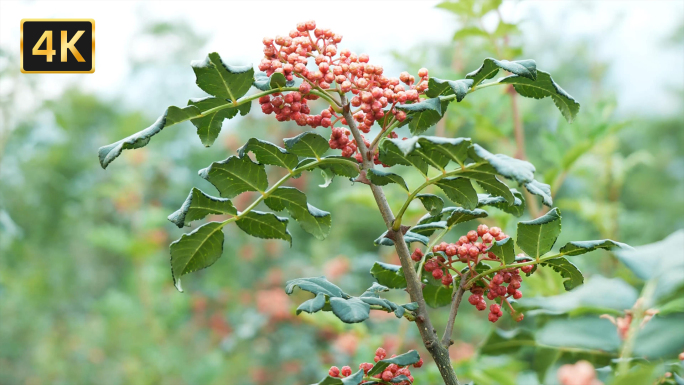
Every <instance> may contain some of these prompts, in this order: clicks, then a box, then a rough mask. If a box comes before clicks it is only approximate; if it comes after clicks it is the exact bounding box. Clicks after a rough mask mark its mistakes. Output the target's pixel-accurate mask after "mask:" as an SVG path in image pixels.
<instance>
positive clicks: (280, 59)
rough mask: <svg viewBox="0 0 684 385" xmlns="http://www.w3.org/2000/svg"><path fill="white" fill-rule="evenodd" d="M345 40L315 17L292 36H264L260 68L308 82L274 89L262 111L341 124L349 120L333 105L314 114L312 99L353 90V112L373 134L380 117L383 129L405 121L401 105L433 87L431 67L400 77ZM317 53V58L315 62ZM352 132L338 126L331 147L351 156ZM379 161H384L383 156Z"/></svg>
mask: <svg viewBox="0 0 684 385" xmlns="http://www.w3.org/2000/svg"><path fill="white" fill-rule="evenodd" d="M312 35H313V36H312ZM341 41H342V36H341V35H338V34H336V33H334V32H332V31H330V30H329V29H322V28H316V22H314V21H307V22H304V23H298V24H297V28H296V29H294V30H292V31H290V33H289V35H288V36H276V37H275V39H273V38H269V37H267V38H264V39H263V43H264V58H263V59H262V60H261V62H260V63H259V69H260V70H261V71H265V72H266V74H267V75H269V76H270V75H272V74H274V73H282V74H283V75H284V76H285V78H286V79H287V80H293V79H294V78H295V77H297V78H300V79H302V83H301V85H300V86H299V92H290V93H287V94H285V95H282V94H280V93H274V94H272V95H273V97H272V98H271V97H269V96H264V97H262V98H260V99H259V102H260V103H261V110H262V111H263V112H264V113H266V114H272V113H275V117H276V119H277V120H279V121H290V120H293V121H295V122H296V123H297V124H298V125H300V126H310V127H313V128H316V127H318V126H322V127H333V128H335V124H337V123H338V122H339V123H340V124H342V125H347V124H348V122H347V121H346V119H345V118H344V117H343V116H341V115H340V114H338V113H337V112H336V111H335V109H334V108H333V107H329V108H326V109H324V110H323V111H321V113H320V114H319V115H312V114H311V110H310V109H309V106H308V105H307V100H316V99H318V95H315V94H314V93H311V91H312V90H317V91H319V92H321V93H327V94H328V95H332V94H334V93H338V94H339V95H343V94H346V93H348V92H351V93H352V94H353V95H354V96H353V97H352V98H351V101H350V104H351V106H352V107H354V108H355V110H353V111H352V116H353V117H354V120H355V121H356V122H357V123H358V128H359V130H360V131H362V132H363V133H369V132H370V129H371V126H373V124H374V123H375V122H376V121H378V120H380V119H382V121H381V122H382V124H381V125H382V129H383V130H385V129H386V128H387V127H388V126H389V125H390V124H391V123H392V122H394V121H404V120H405V119H406V113H405V112H404V111H400V110H397V109H396V108H395V107H396V106H397V105H398V104H404V103H407V102H408V103H413V102H418V101H419V100H420V95H421V94H423V93H425V91H426V90H427V88H428V70H427V69H425V68H422V69H421V70H420V71H418V79H416V78H415V77H414V76H413V75H410V74H409V73H408V72H402V73H401V74H400V76H399V78H391V77H387V76H385V75H384V74H383V73H384V69H383V68H382V66H380V65H377V64H371V63H370V59H369V57H368V55H367V54H360V55H357V54H356V53H354V52H351V51H350V50H348V49H346V48H344V49H338V48H337V44H338V43H340V42H341ZM311 58H313V62H314V63H313V64H311V65H310V63H309V61H310V59H311ZM402 83H403V84H402ZM333 85H334V88H333ZM290 95H292V96H290ZM387 114H389V115H391V116H386V115H387ZM349 134H350V132H349V130H345V129H338V130H335V129H333V130H332V135H331V137H330V142H329V143H330V147H331V148H333V149H340V150H342V155H343V156H345V157H351V156H353V155H354V154H355V153H356V152H357V145H356V142H355V141H354V140H353V139H350V138H349ZM393 137H394V136H393ZM356 159H357V160H358V161H361V156H360V155H359V154H357V156H356ZM375 161H376V163H379V162H378V161H377V159H376V160H375Z"/></svg>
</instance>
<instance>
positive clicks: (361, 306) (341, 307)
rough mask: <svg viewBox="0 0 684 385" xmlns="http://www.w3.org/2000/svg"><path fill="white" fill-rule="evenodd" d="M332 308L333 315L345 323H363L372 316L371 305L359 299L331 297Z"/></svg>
mask: <svg viewBox="0 0 684 385" xmlns="http://www.w3.org/2000/svg"><path fill="white" fill-rule="evenodd" d="M330 306H331V307H332V312H333V314H335V315H336V316H337V318H339V319H340V320H341V321H342V322H344V323H349V324H352V323H357V322H363V321H365V320H367V319H368V317H369V314H370V305H369V304H367V303H365V302H363V301H362V300H361V299H360V298H358V297H351V298H349V299H344V298H339V297H331V298H330Z"/></svg>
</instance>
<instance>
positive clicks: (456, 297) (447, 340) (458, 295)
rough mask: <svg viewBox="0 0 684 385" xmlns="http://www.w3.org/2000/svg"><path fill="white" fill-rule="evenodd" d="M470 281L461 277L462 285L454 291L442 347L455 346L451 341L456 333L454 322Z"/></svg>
mask: <svg viewBox="0 0 684 385" xmlns="http://www.w3.org/2000/svg"><path fill="white" fill-rule="evenodd" d="M467 281H468V280H467V279H465V277H461V283H460V284H459V285H458V289H457V290H456V291H454V294H453V295H452V296H451V310H450V311H449V321H447V326H446V329H444V336H442V346H444V347H445V348H447V349H449V346H451V345H452V344H453V341H452V340H451V334H452V333H453V331H454V321H456V315H458V307H459V306H460V305H461V300H462V299H463V294H464V293H465V283H466V282H467Z"/></svg>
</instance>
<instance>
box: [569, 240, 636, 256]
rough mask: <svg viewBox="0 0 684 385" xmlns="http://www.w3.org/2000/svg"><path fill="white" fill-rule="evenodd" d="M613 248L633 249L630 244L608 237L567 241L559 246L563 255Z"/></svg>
mask: <svg viewBox="0 0 684 385" xmlns="http://www.w3.org/2000/svg"><path fill="white" fill-rule="evenodd" d="M615 248H617V249H624V250H634V248H633V247H632V246H629V245H627V244H625V243H621V242H616V241H613V240H610V239H601V240H597V241H573V242H568V243H566V244H565V246H563V247H561V249H560V252H561V253H562V254H564V255H580V254H586V253H589V252H591V251H594V250H598V249H604V250H611V249H615Z"/></svg>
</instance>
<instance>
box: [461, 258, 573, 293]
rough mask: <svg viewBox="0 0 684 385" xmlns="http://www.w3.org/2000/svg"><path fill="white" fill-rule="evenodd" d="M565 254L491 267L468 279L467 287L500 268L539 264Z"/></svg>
mask: <svg viewBox="0 0 684 385" xmlns="http://www.w3.org/2000/svg"><path fill="white" fill-rule="evenodd" d="M564 255H565V254H564V253H557V254H551V255H549V256H546V257H542V258H539V259H537V260H532V261H526V262H520V263H514V264H512V265H505V264H502V265H501V266H497V267H494V268H491V269H489V270H487V271H484V272H482V273H480V274H478V275H476V276H475V277H473V278H472V279H470V280H468V283H466V285H465V289H470V287H471V286H473V284H474V283H475V282H477V280H479V279H480V278H482V277H484V276H485V275H489V274H492V273H496V272H497V271H499V270H503V269H515V268H517V267H522V266H529V265H537V264H540V263H544V262H545V261H548V260H549V259H555V258H560V257H562V256H564Z"/></svg>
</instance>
